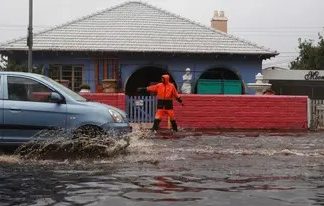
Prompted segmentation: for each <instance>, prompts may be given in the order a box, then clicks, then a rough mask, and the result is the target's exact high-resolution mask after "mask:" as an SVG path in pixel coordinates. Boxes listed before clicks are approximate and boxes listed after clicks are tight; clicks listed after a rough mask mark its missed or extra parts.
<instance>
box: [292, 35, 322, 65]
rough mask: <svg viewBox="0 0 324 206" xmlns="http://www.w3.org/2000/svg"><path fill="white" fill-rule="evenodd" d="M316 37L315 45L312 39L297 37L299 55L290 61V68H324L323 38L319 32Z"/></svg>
mask: <svg viewBox="0 0 324 206" xmlns="http://www.w3.org/2000/svg"><path fill="white" fill-rule="evenodd" d="M318 38H319V41H318V43H317V45H314V42H313V40H304V41H302V40H301V39H300V38H299V39H298V42H299V46H298V48H299V56H298V57H297V58H296V59H295V60H294V61H292V62H291V63H290V69H304V70H324V38H323V36H322V35H321V34H318Z"/></svg>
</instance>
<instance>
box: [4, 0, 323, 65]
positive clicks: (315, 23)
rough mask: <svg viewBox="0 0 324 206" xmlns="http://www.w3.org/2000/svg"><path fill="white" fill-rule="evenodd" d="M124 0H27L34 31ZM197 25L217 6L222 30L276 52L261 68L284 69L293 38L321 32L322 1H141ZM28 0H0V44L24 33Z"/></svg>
mask: <svg viewBox="0 0 324 206" xmlns="http://www.w3.org/2000/svg"><path fill="white" fill-rule="evenodd" d="M124 2H127V1H125V0H33V4H34V6H33V10H34V11H33V15H34V21H33V24H34V32H39V31H42V30H46V29H49V28H51V27H53V26H56V25H60V24H63V23H66V22H68V21H71V20H74V19H77V18H80V17H82V16H86V15H89V14H92V13H95V12H97V11H101V10H103V9H106V8H110V7H113V6H116V5H119V4H121V3H124ZM142 2H144V3H147V4H150V5H152V6H155V7H158V8H161V9H164V10H167V11H169V12H172V13H174V14H177V15H180V16H182V17H185V18H187V19H190V20H193V21H195V22H198V23H200V24H203V25H206V26H210V20H211V18H212V16H213V13H214V10H219V11H220V10H222V11H224V12H225V16H226V17H227V18H228V19H229V21H228V33H229V34H231V35H234V36H236V37H239V38H241V39H244V40H248V41H250V42H253V43H256V44H257V45H260V46H264V47H266V48H269V49H271V50H274V51H277V52H279V53H280V55H279V56H277V57H275V58H271V59H270V60H266V61H263V66H262V67H263V68H267V67H271V66H278V67H283V68H288V67H289V63H290V62H291V61H292V60H294V59H295V58H296V57H297V56H298V51H299V49H298V38H301V39H302V40H314V43H317V41H318V33H321V34H322V35H323V34H324V12H323V11H324V0H146V1H142ZM28 7H29V0H0V43H3V42H6V41H9V40H12V39H16V38H19V37H24V36H26V35H27V26H28Z"/></svg>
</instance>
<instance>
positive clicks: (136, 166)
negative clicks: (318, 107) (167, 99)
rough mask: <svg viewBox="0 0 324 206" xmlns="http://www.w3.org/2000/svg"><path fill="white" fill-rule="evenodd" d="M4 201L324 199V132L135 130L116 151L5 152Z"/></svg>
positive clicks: (265, 205) (1, 161) (0, 178)
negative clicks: (58, 156) (106, 154)
mask: <svg viewBox="0 0 324 206" xmlns="http://www.w3.org/2000/svg"><path fill="white" fill-rule="evenodd" d="M143 136H144V137H143ZM0 205H1V206H7V205H37V206H41V205H57V206H59V205H60V206H61V205H102V206H104V205H113V206H119V205H123V206H124V205H154V206H156V205H186V206H188V205H192V206H194V205H195V206H196V205H249V206H252V205H257V206H260V205H262V206H270V205H271V206H272V205H275V206H278V205H293V206H298V205H302V206H305V205H324V133H321V132H316V133H314V132H305V133H273V132H271V133H267V132H219V133H199V132H187V133H185V132H182V133H181V135H179V136H177V137H175V138H171V136H169V135H167V134H166V135H165V136H164V135H160V136H157V137H153V136H150V135H146V136H145V135H143V134H140V133H139V132H137V133H134V134H132V137H131V140H130V145H129V146H128V148H127V152H126V153H124V154H120V155H118V156H115V157H111V158H103V159H102V158H93V159H80V160H69V159H66V160H33V159H21V158H19V157H18V156H16V155H11V154H2V155H0Z"/></svg>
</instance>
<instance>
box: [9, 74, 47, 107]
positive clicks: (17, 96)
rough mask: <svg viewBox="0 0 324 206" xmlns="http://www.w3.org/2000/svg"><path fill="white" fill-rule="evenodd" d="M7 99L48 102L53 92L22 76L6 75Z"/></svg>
mask: <svg viewBox="0 0 324 206" xmlns="http://www.w3.org/2000/svg"><path fill="white" fill-rule="evenodd" d="M7 82H8V99H9V100H14V101H31V102H50V98H49V97H50V95H51V93H52V92H53V91H52V90H51V89H49V88H48V87H47V86H45V85H43V84H41V83H39V82H37V81H34V80H32V79H28V78H24V77H12V76H8V78H7Z"/></svg>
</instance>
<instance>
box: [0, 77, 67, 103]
mask: <svg viewBox="0 0 324 206" xmlns="http://www.w3.org/2000/svg"><path fill="white" fill-rule="evenodd" d="M9 77H15V78H24V79H28V80H30V81H35V82H37V83H38V84H41V85H43V86H44V87H46V88H48V89H49V90H50V91H51V92H56V93H58V94H59V95H60V96H61V97H62V98H63V99H64V101H63V102H62V103H61V104H65V103H66V102H65V97H64V96H63V95H62V94H61V93H60V92H58V91H57V90H56V89H54V88H53V87H51V86H50V85H48V84H46V83H44V82H42V81H40V80H38V79H37V78H33V77H29V76H23V75H11V74H8V75H5V78H4V79H5V81H3V83H4V85H5V90H4V92H3V97H4V98H3V99H4V100H7V101H19V102H37V103H51V104H53V103H54V102H50V101H48V102H43V101H22V100H11V99H9V84H8V78H9Z"/></svg>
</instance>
